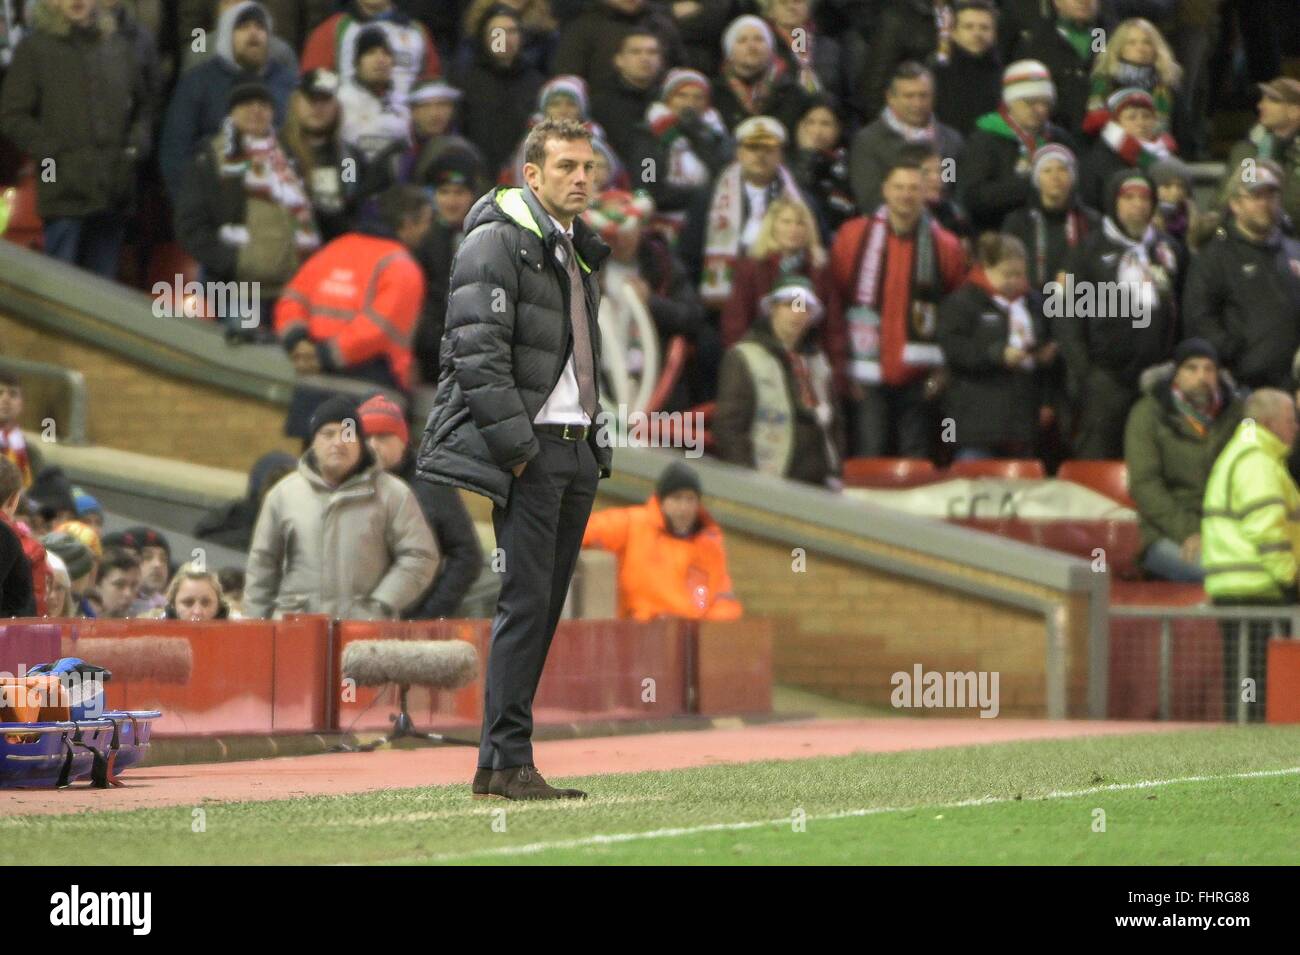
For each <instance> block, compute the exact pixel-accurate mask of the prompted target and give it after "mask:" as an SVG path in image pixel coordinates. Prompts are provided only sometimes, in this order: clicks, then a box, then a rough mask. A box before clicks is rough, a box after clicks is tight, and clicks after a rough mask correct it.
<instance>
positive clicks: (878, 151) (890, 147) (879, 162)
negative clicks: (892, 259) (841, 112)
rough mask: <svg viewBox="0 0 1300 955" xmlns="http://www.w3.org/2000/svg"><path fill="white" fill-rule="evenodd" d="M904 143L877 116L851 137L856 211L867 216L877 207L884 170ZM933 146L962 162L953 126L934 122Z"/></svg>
mask: <svg viewBox="0 0 1300 955" xmlns="http://www.w3.org/2000/svg"><path fill="white" fill-rule="evenodd" d="M906 145H907V141H906V140H904V139H903V137H902V136H900V135H899V134H898V133H896V132H894V130H893V128H892V127H891V126H890V125H889V124H888V123H887V122H885V120H884V118H883V117H880V116H877V118H876V119H875V121H874V122H872V123H870V124H868V125H867V126H864V127H863V128H862V129H860V130H858V133H857V135H856V136H854V137H853V144H852V146H850V148H849V181H850V182H851V183H852V185H853V198H854V199H855V200H856V201H857V204H858V211H859V212H861V213H862V214H863V215H868V216H869V215H871V214H872V213H873V212H875V211H876V209H877V208H879V206H880V202H881V197H880V187H881V186H882V185H883V184H884V182H885V174H886V173H888V172H889V167H890V166H892V165H893V163H894V160H895V159H897V158H898V154H899V153H900V152H902V150H903V148H904V147H905V146H906ZM934 146H935V148H936V149H937V150H938V152H939V155H940V156H942V157H943V158H944V159H957V160H958V162H959V165H960V164H961V163H960V157H961V155H962V150H963V143H962V138H961V134H960V133H958V132H957V131H956V130H955V129H951V128H949V127H947V126H945V125H943V123H935V137H934Z"/></svg>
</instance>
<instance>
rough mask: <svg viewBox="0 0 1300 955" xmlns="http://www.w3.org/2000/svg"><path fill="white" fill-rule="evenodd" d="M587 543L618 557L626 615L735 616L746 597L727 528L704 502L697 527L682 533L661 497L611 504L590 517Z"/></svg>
mask: <svg viewBox="0 0 1300 955" xmlns="http://www.w3.org/2000/svg"><path fill="white" fill-rule="evenodd" d="M582 546H583V547H597V548H600V549H601V550H607V551H610V552H612V553H613V554H614V556H615V557H617V558H618V615H619V617H621V618H624V619H629V618H630V619H632V620H642V621H648V620H654V619H656V618H658V617H682V618H685V619H687V620H735V619H737V618H738V617H740V616H741V608H740V601H738V600H737V599H736V595H735V593H734V592H733V590H732V586H731V575H730V574H729V573H728V572H727V553H726V550H725V549H724V547H723V543H722V529H721V528H720V527H718V525H717V522H716V521H714V520H713V518H712V517H710V516H709V513H708V512H707V511H706V510H704V508H702V507H701V508H700V511H699V518H698V519H697V521H696V525H695V529H694V531H692V532H691V534H690V535H689V536H687V537H678V536H677V535H676V534H673V533H672V532H671V531H670V530H669V527H668V522H667V520H666V519H665V518H664V514H663V510H662V509H661V507H660V505H659V498H658V497H656V496H651V498H650V500H648V501H646V503H644V504H641V505H638V506H636V507H611V508H606V509H605V510H603V511H597V512H595V513H594V514H592V515H591V517H590V518H589V519H588V520H587V530H586V532H585V533H584V534H583V536H582Z"/></svg>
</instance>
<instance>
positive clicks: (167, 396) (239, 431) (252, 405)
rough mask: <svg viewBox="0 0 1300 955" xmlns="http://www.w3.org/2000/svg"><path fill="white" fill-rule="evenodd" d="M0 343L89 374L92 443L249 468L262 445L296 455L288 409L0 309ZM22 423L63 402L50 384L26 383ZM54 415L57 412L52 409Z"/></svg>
mask: <svg viewBox="0 0 1300 955" xmlns="http://www.w3.org/2000/svg"><path fill="white" fill-rule="evenodd" d="M0 348H3V351H4V354H6V355H8V356H11V357H15V358H27V359H31V360H33V361H43V362H49V363H50V364H54V365H61V366H63V367H65V368H75V369H77V370H78V371H80V372H81V373H82V374H83V375H85V377H86V390H87V398H88V402H87V403H88V409H87V418H88V420H87V431H88V438H89V440H90V442H91V443H92V444H100V445H105V446H106V447H110V448H122V449H124V450H128V451H138V452H140V453H141V454H155V455H160V456H162V457H168V458H177V459H180V460H183V461H190V462H192V463H194V464H208V465H213V466H215V467H228V468H234V469H236V470H240V471H247V470H248V468H249V466H251V465H252V463H253V462H254V461H255V460H256V459H257V458H258V457H260V456H261V455H262V454H265V453H266V452H267V451H273V450H277V449H280V450H284V451H289V452H290V453H295V452H296V451H297V450H299V447H300V446H299V443H298V442H297V441H294V440H292V439H289V438H286V437H284V436H283V434H282V433H281V432H282V430H283V426H284V416H285V409H284V408H283V407H281V406H279V405H275V404H272V403H270V402H265V401H258V400H256V399H254V398H249V397H245V396H242V395H235V394H231V393H230V392H227V391H223V390H221V389H219V388H215V387H212V386H209V385H203V384H198V383H196V382H193V381H189V380H185V379H182V378H179V377H171V376H168V375H164V374H161V373H159V372H157V371H155V370H154V369H152V368H149V367H146V366H144V365H139V364H136V363H134V362H132V361H129V360H128V359H126V358H122V357H120V356H118V355H116V354H114V353H111V352H108V351H106V350H104V349H101V348H97V347H95V346H93V345H89V344H85V343H83V342H78V341H73V340H71V339H68V338H66V337H64V336H60V335H57V334H55V333H53V332H50V331H47V330H45V329H41V328H34V327H31V326H28V325H24V324H23V323H22V321H21V320H16V319H13V318H11V317H9V316H5V315H0ZM30 391H31V394H30V395H29V397H30V398H31V399H32V400H31V401H29V402H27V411H26V415H25V420H24V421H23V425H24V427H28V428H31V429H33V430H38V429H39V427H40V420H41V418H42V417H43V416H44V415H46V414H51V413H54V411H53V409H55V408H57V407H58V406H59V405H60V404H61V402H60V401H59V400H58V399H57V397H56V396H55V395H54V393H53V392H52V390H51V389H50V387H49V386H48V385H44V384H39V383H34V385H33V388H32V389H30ZM56 420H57V414H56Z"/></svg>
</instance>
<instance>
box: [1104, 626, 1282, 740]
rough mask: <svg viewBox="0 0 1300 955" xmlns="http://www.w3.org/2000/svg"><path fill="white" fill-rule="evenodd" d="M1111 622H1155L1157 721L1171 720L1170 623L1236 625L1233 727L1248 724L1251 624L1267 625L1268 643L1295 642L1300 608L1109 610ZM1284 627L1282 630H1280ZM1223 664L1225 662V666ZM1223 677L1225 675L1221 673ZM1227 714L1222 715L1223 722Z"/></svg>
mask: <svg viewBox="0 0 1300 955" xmlns="http://www.w3.org/2000/svg"><path fill="white" fill-rule="evenodd" d="M1110 618H1111V620H1123V619H1128V620H1157V621H1159V623H1160V643H1159V700H1160V703H1159V715H1160V719H1161V720H1169V719H1171V718H1172V712H1173V658H1174V637H1175V634H1174V621H1176V620H1211V621H1214V622H1216V623H1218V624H1219V625H1220V627H1221V628H1223V629H1224V633H1225V635H1226V632H1227V631H1226V628H1225V627H1224V624H1225V623H1227V622H1228V621H1236V622H1237V653H1236V660H1235V677H1236V679H1235V681H1234V684H1233V685H1234V686H1235V687H1236V691H1237V692H1236V694H1235V705H1236V711H1235V713H1233V714H1232V716H1234V717H1235V719H1236V722H1237V723H1246V722H1247V721H1248V714H1249V710H1248V707H1249V705H1250V704H1249V703H1248V702H1247V701H1246V699H1245V694H1243V693H1242V692H1241V688H1242V683H1243V681H1244V680H1245V679H1246V677H1247V675H1248V674H1249V672H1250V650H1251V644H1252V640H1251V633H1250V630H1251V627H1250V625H1251V624H1252V623H1267V624H1269V635H1268V636H1269V639H1274V638H1278V637H1286V638H1290V639H1295V638H1296V636H1297V634H1300V605H1293V606H1288V607H1276V606H1260V607H1215V606H1212V605H1209V604H1203V605H1197V606H1192V607H1142V606H1131V607H1124V606H1120V607H1111V608H1110ZM1284 624H1285V626H1284ZM1226 663H1227V661H1226V660H1225V666H1226ZM1225 677H1226V673H1225ZM1228 716H1229V714H1228V713H1227V712H1225V713H1224V717H1225V718H1227V717H1228Z"/></svg>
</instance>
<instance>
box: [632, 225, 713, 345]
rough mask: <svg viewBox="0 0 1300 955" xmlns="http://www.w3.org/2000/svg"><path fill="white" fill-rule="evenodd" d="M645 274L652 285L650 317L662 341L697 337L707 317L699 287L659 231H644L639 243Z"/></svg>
mask: <svg viewBox="0 0 1300 955" xmlns="http://www.w3.org/2000/svg"><path fill="white" fill-rule="evenodd" d="M637 265H638V267H639V269H638V270H639V272H640V274H641V278H643V279H645V281H646V284H647V285H649V286H650V308H649V310H650V317H651V319H653V320H654V323H655V327H656V328H657V329H658V330H659V334H660V336H661V339H660V340H661V341H662V342H667V341H668V339H669V338H671V337H672V336H674V335H685V336H686V337H687V338H690V339H694V338H695V337H696V336H697V335H698V334H699V332H700V328H701V326H702V325H703V324H704V323H705V322H706V321H707V317H706V315H705V309H704V304H703V303H702V302H701V301H700V293H699V289H698V288H697V287H696V285H695V282H693V281H692V280H691V275H690V272H688V271H687V269H686V266H685V265H683V264H682V260H681V259H679V258H678V257H677V255H676V254H675V253H674V251H673V248H672V246H670V245H669V244H668V243H667V242H666V241H665V240H664V239H663V238H662V236H660V235H659V234H658V233H656V232H652V231H650V230H646V231H644V232H642V233H641V244H640V245H639V246H638V247H637Z"/></svg>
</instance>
